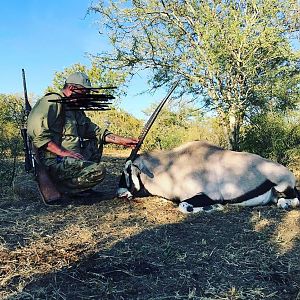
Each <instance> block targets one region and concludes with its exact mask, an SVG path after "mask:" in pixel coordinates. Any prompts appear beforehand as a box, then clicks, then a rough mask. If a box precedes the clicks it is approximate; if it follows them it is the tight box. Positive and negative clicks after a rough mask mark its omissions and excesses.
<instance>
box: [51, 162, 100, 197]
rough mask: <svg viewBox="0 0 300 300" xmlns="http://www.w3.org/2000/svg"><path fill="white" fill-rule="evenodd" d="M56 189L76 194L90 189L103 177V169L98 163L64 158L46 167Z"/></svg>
mask: <svg viewBox="0 0 300 300" xmlns="http://www.w3.org/2000/svg"><path fill="white" fill-rule="evenodd" d="M48 171H49V173H50V175H51V177H52V178H53V179H54V180H55V182H56V184H57V186H58V189H59V190H60V191H61V192H64V193H72V194H73V193H78V192H82V191H85V190H88V189H91V188H92V187H94V186H95V185H97V184H98V183H100V182H101V181H102V180H103V179H104V177H105V172H106V171H105V168H104V166H102V165H101V164H100V163H96V162H92V161H86V160H80V159H75V158H72V157H64V158H62V159H61V160H60V161H59V162H57V163H55V164H52V165H50V166H48Z"/></svg>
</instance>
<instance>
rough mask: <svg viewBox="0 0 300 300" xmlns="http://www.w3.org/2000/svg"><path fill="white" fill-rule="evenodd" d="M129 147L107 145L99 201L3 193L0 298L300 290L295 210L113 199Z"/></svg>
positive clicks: (288, 294)
mask: <svg viewBox="0 0 300 300" xmlns="http://www.w3.org/2000/svg"><path fill="white" fill-rule="evenodd" d="M127 155H128V152H127V153H122V154H121V153H106V155H105V157H104V163H105V165H106V166H107V169H108V171H109V175H108V176H107V178H106V179H105V181H104V182H103V183H102V184H101V186H99V189H101V190H102V191H103V197H102V199H100V200H99V201H89V200H88V199H79V201H77V202H72V203H67V204H66V205H62V206H60V207H48V206H45V205H44V204H43V203H42V202H41V200H40V199H39V196H38V194H37V191H36V190H35V189H34V188H28V189H27V190H26V189H25V188H24V191H23V194H24V193H25V195H24V196H23V197H13V196H12V193H11V192H9V191H8V192H7V194H6V195H5V196H3V197H2V199H1V201H0V223H1V226H0V299H22V300H27V299H126V300H127V299H152V300H154V299H155V300H163V299H164V300H165V299H210V300H213V299H247V300H248V299H250V300H251V299H280V300H283V299H287V300H291V299H294V300H296V299H300V240H299V238H300V210H299V209H297V210H289V211H284V210H279V209H277V208H276V207H274V206H267V207H257V208H246V209H245V208H243V209H241V208H234V207H227V208H226V209H225V210H224V211H221V212H214V213H211V214H203V213H199V214H195V215H192V216H186V215H183V214H181V213H180V212H179V211H178V210H177V209H176V207H175V206H174V204H173V203H172V202H169V201H165V200H163V199H160V198H157V197H151V198H150V197H149V198H143V199H141V198H139V199H135V200H134V201H131V202H129V201H125V200H121V199H116V198H114V193H115V188H116V184H117V182H118V176H119V175H120V171H121V169H122V166H123V164H124V162H125V157H126V156H127ZM24 185H25V186H26V183H24Z"/></svg>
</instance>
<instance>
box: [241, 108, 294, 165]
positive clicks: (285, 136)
mask: <svg viewBox="0 0 300 300" xmlns="http://www.w3.org/2000/svg"><path fill="white" fill-rule="evenodd" d="M251 121H252V122H251V123H252V125H248V126H246V127H245V128H244V133H243V137H242V143H241V149H242V150H244V151H248V152H252V153H256V154H259V155H261V156H263V157H265V158H269V159H272V160H274V161H277V162H279V163H281V164H283V165H289V164H292V163H293V162H294V160H295V159H297V157H298V156H299V155H300V148H299V144H300V115H299V114H295V113H294V114H293V113H289V114H285V115H283V114H279V113H268V114H263V115H259V116H256V117H255V118H253V119H252V120H251Z"/></svg>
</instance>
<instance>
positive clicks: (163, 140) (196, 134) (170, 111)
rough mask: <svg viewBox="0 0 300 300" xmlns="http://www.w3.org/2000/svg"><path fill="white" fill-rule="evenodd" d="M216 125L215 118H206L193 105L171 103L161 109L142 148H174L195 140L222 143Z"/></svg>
mask: <svg viewBox="0 0 300 300" xmlns="http://www.w3.org/2000/svg"><path fill="white" fill-rule="evenodd" d="M155 107H156V105H153V106H151V107H150V108H149V109H147V110H146V111H145V113H146V115H150V113H151V112H152V111H153V110H154V109H155ZM214 126H215V127H214ZM216 127H218V126H217V125H216V123H215V121H214V119H213V118H204V116H203V113H202V112H201V111H200V110H199V109H196V108H195V107H194V106H192V105H190V106H185V105H182V104H169V105H167V106H166V107H165V108H164V109H163V110H162V111H161V113H160V115H159V116H158V118H157V120H156V121H155V123H154V125H153V127H152V128H151V130H150V132H149V133H148V136H147V138H146V140H145V142H144V145H143V147H142V149H143V150H152V149H157V148H159V149H172V148H174V147H176V146H179V145H180V144H183V143H185V142H188V141H193V140H207V141H210V142H213V143H216V144H221V139H219V137H220V135H219V134H217V130H216Z"/></svg>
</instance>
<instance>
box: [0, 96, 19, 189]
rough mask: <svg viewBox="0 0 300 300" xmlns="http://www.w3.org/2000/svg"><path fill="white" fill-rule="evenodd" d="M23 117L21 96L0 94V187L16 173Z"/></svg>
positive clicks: (8, 181) (9, 181)
mask: <svg viewBox="0 0 300 300" xmlns="http://www.w3.org/2000/svg"><path fill="white" fill-rule="evenodd" d="M23 118H24V115H23V108H22V100H21V97H20V96H18V95H9V94H0V188H1V187H2V186H4V185H5V184H10V185H11V183H12V180H13V178H14V176H15V173H16V166H17V164H16V163H17V158H18V156H19V155H20V154H21V152H22V148H23V144H22V140H21V137H20V135H21V133H20V128H21V126H22V121H23ZM0 193H1V189H0Z"/></svg>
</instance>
